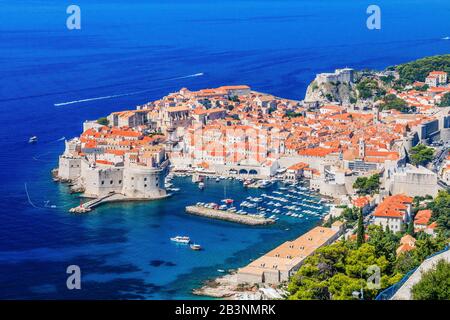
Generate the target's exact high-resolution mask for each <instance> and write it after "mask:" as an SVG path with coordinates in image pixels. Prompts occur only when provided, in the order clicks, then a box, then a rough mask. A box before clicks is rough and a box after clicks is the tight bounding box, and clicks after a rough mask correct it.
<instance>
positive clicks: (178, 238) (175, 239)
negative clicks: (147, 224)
mask: <svg viewBox="0 0 450 320" xmlns="http://www.w3.org/2000/svg"><path fill="white" fill-rule="evenodd" d="M170 241H173V242H176V243H182V244H189V243H190V242H191V239H190V238H189V237H185V236H176V237H172V238H170Z"/></svg>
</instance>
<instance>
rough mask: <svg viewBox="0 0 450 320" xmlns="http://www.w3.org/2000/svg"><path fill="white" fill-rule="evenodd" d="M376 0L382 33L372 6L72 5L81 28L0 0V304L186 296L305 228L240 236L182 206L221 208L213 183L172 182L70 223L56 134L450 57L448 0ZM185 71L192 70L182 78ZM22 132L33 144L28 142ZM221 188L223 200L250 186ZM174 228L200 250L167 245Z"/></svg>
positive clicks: (245, 230)
mask: <svg viewBox="0 0 450 320" xmlns="http://www.w3.org/2000/svg"><path fill="white" fill-rule="evenodd" d="M377 2H378V4H379V5H380V7H381V9H382V29H381V30H379V31H369V30H368V29H367V28H366V17H367V15H366V13H365V11H366V8H367V6H368V5H369V4H372V3H371V2H369V1H356V0H355V1H352V0H348V1H338V0H323V1H309V0H308V1H307V0H302V1H278V0H277V1H272V0H266V1H245V0H236V1H230V0H227V1H217V0H208V1H199V0H197V1H143V0H139V1H133V2H130V1H123V0H114V1H107V2H106V1H100V0H89V1H88V0H79V1H76V4H78V5H79V6H80V7H81V10H82V29H81V30H80V31H68V30H67V29H66V27H65V25H66V18H67V15H66V7H67V5H68V3H66V2H64V1H57V0H47V1H39V0H33V1H31V0H23V1H4V0H0V5H1V6H0V70H1V74H2V77H0V122H1V124H2V125H1V126H0V136H1V139H0V150H1V151H0V181H1V184H0V298H9V299H17V298H43V299H54V298H64V299H71V298H86V299H99V298H111V299H122V298H136V299H139V298H153V299H161V298H169V299H176V298H192V296H191V295H190V291H191V289H192V288H193V287H195V286H198V285H199V284H200V283H201V282H202V281H203V280H205V279H207V278H209V277H213V276H216V275H217V274H218V272H217V269H228V268H236V267H239V266H243V265H245V264H247V263H248V262H249V260H250V259H254V258H256V257H258V256H259V255H260V254H261V253H263V252H265V251H267V250H269V249H271V248H273V247H274V246H276V245H278V244H280V243H281V242H283V241H285V240H287V239H291V238H294V237H296V236H298V235H299V234H301V233H303V232H305V231H306V230H308V229H310V228H311V227H312V226H313V225H314V224H315V223H316V221H315V220H313V219H310V220H301V219H293V218H283V219H281V220H280V221H279V223H277V224H276V225H274V226H270V227H258V228H252V227H246V226H241V225H235V224H231V223H226V222H220V221H212V220H206V219H203V218H199V217H192V216H188V215H186V214H185V213H184V206H185V205H187V204H191V203H193V202H197V201H202V200H203V201H215V202H217V201H219V200H220V199H221V198H222V196H223V185H221V183H219V184H216V183H215V182H211V183H212V184H213V185H208V186H207V188H206V189H205V190H204V191H203V192H201V191H199V190H198V189H197V188H196V187H195V186H193V185H192V184H191V183H190V182H189V181H186V180H183V179H181V180H179V181H177V182H176V183H177V184H179V186H180V187H181V188H182V191H181V192H180V193H178V194H176V195H175V196H174V197H173V198H170V199H167V200H164V201H158V202H153V203H127V204H110V205H107V206H103V207H100V208H98V209H97V210H95V211H93V212H92V213H90V214H89V215H85V216H74V215H70V214H69V213H68V212H67V210H68V209H69V208H70V207H71V206H75V205H77V204H78V203H79V199H78V198H77V197H76V196H75V195H70V194H68V192H67V188H66V187H65V186H64V185H60V184H56V183H53V182H52V180H51V176H50V170H51V169H52V168H54V167H55V166H56V164H57V157H58V154H60V153H61V152H62V151H63V143H62V141H61V140H60V139H61V138H62V137H67V138H71V137H74V136H77V135H79V134H80V131H81V124H82V122H83V121H84V120H86V119H96V118H98V117H100V116H104V115H107V114H109V113H110V112H112V111H117V110H123V109H132V108H134V107H135V106H136V105H137V104H142V103H145V102H147V101H150V100H155V99H158V98H160V97H162V96H164V95H166V94H167V93H169V92H174V91H176V90H179V89H180V88H182V87H188V88H190V89H193V90H195V89H200V88H207V87H214V86H220V85H225V84H241V83H242V84H248V85H250V86H251V87H253V88H254V89H255V90H258V91H266V92H270V93H272V94H275V95H278V96H283V97H287V98H293V99H301V98H303V96H304V93H305V89H306V86H307V85H308V83H309V82H310V81H311V80H312V79H313V78H314V75H315V74H316V73H317V72H323V71H331V70H333V69H334V68H339V67H345V66H348V67H353V68H357V69H362V68H384V67H386V66H389V65H393V64H397V63H402V62H406V61H409V60H413V59H416V58H420V57H423V56H427V55H435V54H444V53H449V52H450V41H446V40H442V38H443V37H445V36H449V35H450V26H449V21H450V19H449V13H450V2H448V1H439V0H430V1H410V0H405V1H400V0H389V1H387V0H383V1H377ZM196 73H203V74H204V75H203V76H198V77H186V76H189V75H193V74H196ZM141 90H145V92H142V93H140V94H133V95H129V96H123V97H117V98H113V99H104V100H93V101H88V102H84V103H78V104H73V105H68V106H64V107H55V105H54V104H57V103H61V102H67V101H74V100H82V99H89V98H95V97H102V96H110V95H117V94H123V93H132V92H136V91H141ZM33 135H37V136H38V137H39V142H38V143H37V144H35V145H29V144H28V143H27V141H28V138H29V137H30V136H33ZM25 183H26V185H27V188H28V192H29V196H30V199H31V203H30V201H29V200H28V198H27V195H26V192H25ZM208 183H209V182H208ZM222 183H229V184H230V185H229V186H228V188H227V196H229V197H233V198H235V199H240V198H242V199H243V198H245V197H246V196H247V195H250V194H252V193H255V192H256V193H258V192H261V191H255V190H244V189H243V188H242V186H240V185H239V184H238V183H237V182H236V183H235V182H231V181H226V182H225V181H224V182H222ZM46 205H47V206H49V205H56V206H57V208H55V209H52V208H48V207H46ZM286 228H289V230H285V229H286ZM182 233H186V234H188V235H189V236H191V237H192V238H193V239H194V240H195V241H198V242H199V243H200V244H202V245H203V246H204V247H205V250H204V251H202V252H193V251H191V250H189V249H187V248H183V247H179V246H175V245H174V244H173V243H170V241H169V238H170V237H171V236H174V235H177V234H182ZM71 264H76V265H79V266H80V268H81V271H82V290H80V291H69V290H67V289H66V285H65V283H66V277H67V275H66V273H65V271H66V267H67V266H68V265H71Z"/></svg>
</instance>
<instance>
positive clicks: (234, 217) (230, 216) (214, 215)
mask: <svg viewBox="0 0 450 320" xmlns="http://www.w3.org/2000/svg"><path fill="white" fill-rule="evenodd" d="M186 212H187V213H189V214H193V215H196V216H201V217H206V218H211V219H218V220H224V221H230V222H235V223H241V224H246V225H250V226H261V225H269V224H273V223H275V220H273V219H268V218H263V217H257V216H249V215H240V214H238V213H232V212H227V211H222V210H216V209H210V208H204V207H200V206H187V207H186Z"/></svg>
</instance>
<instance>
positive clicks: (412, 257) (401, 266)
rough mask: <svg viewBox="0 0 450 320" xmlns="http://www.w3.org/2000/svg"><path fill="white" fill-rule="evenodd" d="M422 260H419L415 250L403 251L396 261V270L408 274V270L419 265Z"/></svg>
mask: <svg viewBox="0 0 450 320" xmlns="http://www.w3.org/2000/svg"><path fill="white" fill-rule="evenodd" d="M419 265H420V262H419V261H418V260H417V255H416V254H415V252H414V251H406V252H403V253H401V254H400V255H399V256H398V257H397V260H396V261H395V265H394V270H395V272H398V273H401V274H406V273H407V272H409V271H411V270H413V269H414V268H416V267H418V266H419Z"/></svg>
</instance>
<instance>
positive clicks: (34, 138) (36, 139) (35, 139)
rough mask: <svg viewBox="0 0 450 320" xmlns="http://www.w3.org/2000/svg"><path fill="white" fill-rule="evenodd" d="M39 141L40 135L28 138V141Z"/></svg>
mask: <svg viewBox="0 0 450 320" xmlns="http://www.w3.org/2000/svg"><path fill="white" fill-rule="evenodd" d="M37 141H38V137H36V136H32V137H31V138H30V139H28V143H36V142H37Z"/></svg>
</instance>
